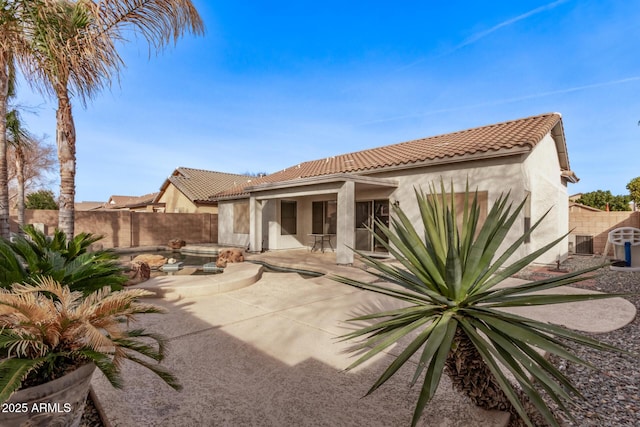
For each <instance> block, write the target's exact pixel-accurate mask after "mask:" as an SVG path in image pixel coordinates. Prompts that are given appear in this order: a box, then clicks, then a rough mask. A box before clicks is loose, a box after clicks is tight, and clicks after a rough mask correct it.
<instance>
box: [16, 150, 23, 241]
mask: <svg viewBox="0 0 640 427" xmlns="http://www.w3.org/2000/svg"><path fill="white" fill-rule="evenodd" d="M15 150H16V180H17V181H18V190H17V196H16V200H17V202H16V205H17V209H18V225H19V226H20V229H21V230H22V227H24V163H25V158H24V149H23V147H22V146H21V145H20V144H18V145H16V147H15Z"/></svg>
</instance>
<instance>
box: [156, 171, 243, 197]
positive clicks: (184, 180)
mask: <svg viewBox="0 0 640 427" xmlns="http://www.w3.org/2000/svg"><path fill="white" fill-rule="evenodd" d="M252 179H255V178H254V177H251V176H246V175H238V174H232V173H224V172H215V171H208V170H204V169H192V168H185V167H179V168H177V169H176V170H175V171H173V173H172V174H171V176H170V177H169V178H167V180H166V181H165V182H164V184H163V185H162V187H161V188H160V195H161V194H162V193H163V192H164V190H165V189H166V188H167V186H168V185H169V183H171V184H173V185H174V186H175V187H176V188H177V189H178V190H179V191H180V192H182V193H183V194H184V195H185V196H186V197H187V198H188V199H189V200H191V201H192V202H210V201H211V200H210V198H211V196H212V195H214V194H216V193H219V192H221V191H224V190H226V189H228V188H230V187H233V186H237V185H245V184H247V183H248V182H249V181H251V180H252Z"/></svg>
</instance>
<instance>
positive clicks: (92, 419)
mask: <svg viewBox="0 0 640 427" xmlns="http://www.w3.org/2000/svg"><path fill="white" fill-rule="evenodd" d="M80 427H104V424H103V423H102V420H101V419H100V414H99V413H98V410H97V409H96V406H95V405H94V404H93V400H91V396H88V397H87V404H86V405H85V407H84V413H83V414H82V420H81V421H80Z"/></svg>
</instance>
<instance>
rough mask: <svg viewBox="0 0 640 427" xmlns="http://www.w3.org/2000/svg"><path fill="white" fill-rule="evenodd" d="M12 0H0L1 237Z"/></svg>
mask: <svg viewBox="0 0 640 427" xmlns="http://www.w3.org/2000/svg"><path fill="white" fill-rule="evenodd" d="M17 16H18V13H17V5H16V3H15V2H9V1H7V0H0V236H1V237H4V238H9V235H10V227H9V187H8V184H9V183H8V178H7V121H6V120H7V105H8V103H9V96H10V93H9V92H10V86H11V83H10V80H11V74H12V73H13V66H14V62H13V53H14V51H15V48H16V45H19V42H20V40H21V37H20V31H19V29H20V25H19V19H18V18H17Z"/></svg>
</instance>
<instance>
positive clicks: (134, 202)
mask: <svg viewBox="0 0 640 427" xmlns="http://www.w3.org/2000/svg"><path fill="white" fill-rule="evenodd" d="M157 195H158V193H149V194H145V195H143V196H118V195H113V196H111V197H109V201H108V202H107V203H105V204H104V205H103V207H104V208H105V209H120V208H125V207H129V206H140V205H145V204H149V203H152V202H153V200H154V199H155V198H156V196H157Z"/></svg>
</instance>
